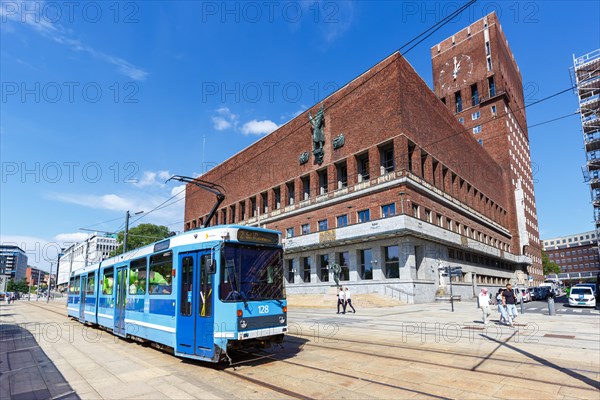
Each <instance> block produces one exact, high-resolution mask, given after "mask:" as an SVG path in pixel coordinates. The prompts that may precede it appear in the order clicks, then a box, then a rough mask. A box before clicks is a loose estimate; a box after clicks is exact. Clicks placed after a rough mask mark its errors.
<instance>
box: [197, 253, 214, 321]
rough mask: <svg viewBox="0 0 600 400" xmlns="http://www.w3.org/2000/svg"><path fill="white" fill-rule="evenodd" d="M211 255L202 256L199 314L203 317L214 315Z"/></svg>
mask: <svg viewBox="0 0 600 400" xmlns="http://www.w3.org/2000/svg"><path fill="white" fill-rule="evenodd" d="M210 260H211V259H210V256H208V255H205V256H202V257H201V258H200V293H199V295H198V314H200V316H201V317H210V316H211V315H212V275H211V274H210V262H211V261H210Z"/></svg>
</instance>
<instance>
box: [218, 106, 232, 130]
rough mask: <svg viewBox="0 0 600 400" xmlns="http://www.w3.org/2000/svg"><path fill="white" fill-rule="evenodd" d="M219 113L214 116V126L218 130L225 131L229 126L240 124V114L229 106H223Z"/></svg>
mask: <svg viewBox="0 0 600 400" xmlns="http://www.w3.org/2000/svg"><path fill="white" fill-rule="evenodd" d="M217 114H218V115H215V116H213V117H212V121H213V127H214V128H215V129H216V130H218V131H224V130H226V129H229V128H236V127H237V125H238V116H237V115H236V114H234V113H232V112H231V110H229V108H227V107H221V108H219V109H218V110H217Z"/></svg>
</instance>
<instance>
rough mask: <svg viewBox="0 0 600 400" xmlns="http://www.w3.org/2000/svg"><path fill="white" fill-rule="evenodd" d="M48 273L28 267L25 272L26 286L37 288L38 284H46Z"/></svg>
mask: <svg viewBox="0 0 600 400" xmlns="http://www.w3.org/2000/svg"><path fill="white" fill-rule="evenodd" d="M47 278H48V272H46V271H44V270H41V269H38V268H35V267H31V266H28V267H27V272H26V273H25V280H26V281H27V284H28V285H31V286H38V285H39V284H40V283H46V284H47V283H48V282H47V281H48V279H47Z"/></svg>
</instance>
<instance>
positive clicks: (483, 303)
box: [479, 288, 492, 325]
mask: <svg viewBox="0 0 600 400" xmlns="http://www.w3.org/2000/svg"><path fill="white" fill-rule="evenodd" d="M479 308H481V311H482V312H483V323H484V324H485V325H487V324H488V318H489V317H490V314H491V313H492V312H491V311H490V296H489V295H488V290H487V289H486V288H483V289H481V293H479Z"/></svg>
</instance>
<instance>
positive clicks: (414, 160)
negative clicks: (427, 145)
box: [411, 146, 423, 177]
mask: <svg viewBox="0 0 600 400" xmlns="http://www.w3.org/2000/svg"><path fill="white" fill-rule="evenodd" d="M411 164H412V173H413V174H415V175H417V176H420V177H423V171H422V170H421V149H420V148H419V147H417V146H415V150H414V151H413V153H412V157H411Z"/></svg>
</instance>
